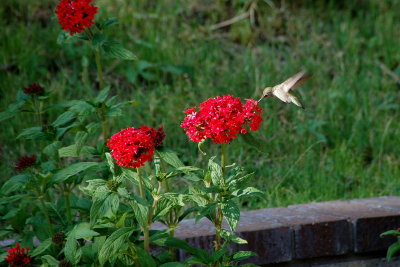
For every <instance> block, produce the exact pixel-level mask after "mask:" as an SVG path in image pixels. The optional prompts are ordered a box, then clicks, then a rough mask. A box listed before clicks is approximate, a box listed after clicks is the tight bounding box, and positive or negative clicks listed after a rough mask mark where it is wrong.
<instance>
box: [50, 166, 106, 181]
mask: <svg viewBox="0 0 400 267" xmlns="http://www.w3.org/2000/svg"><path fill="white" fill-rule="evenodd" d="M98 165H99V163H98V162H77V163H73V164H71V165H69V166H67V167H66V168H64V169H61V170H60V171H58V172H57V173H56V174H55V175H54V176H53V177H52V179H51V181H52V183H54V184H55V183H59V182H63V181H65V180H67V179H68V178H69V177H71V176H73V175H76V174H78V173H79V172H81V171H84V170H87V169H89V168H92V167H94V166H98Z"/></svg>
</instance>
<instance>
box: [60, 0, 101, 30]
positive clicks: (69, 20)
mask: <svg viewBox="0 0 400 267" xmlns="http://www.w3.org/2000/svg"><path fill="white" fill-rule="evenodd" d="M92 2H93V0H61V2H60V3H59V4H58V6H57V10H56V12H55V13H56V14H57V18H58V23H60V25H61V27H62V28H63V29H64V30H65V31H69V34H70V35H73V34H74V33H80V32H82V31H83V30H84V29H85V28H88V27H90V26H92V25H93V24H94V16H95V15H96V14H97V7H96V6H95V5H93V4H92Z"/></svg>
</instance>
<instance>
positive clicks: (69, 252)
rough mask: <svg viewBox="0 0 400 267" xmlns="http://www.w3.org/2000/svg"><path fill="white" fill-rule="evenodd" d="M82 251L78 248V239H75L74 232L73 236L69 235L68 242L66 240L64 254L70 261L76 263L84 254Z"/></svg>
mask: <svg viewBox="0 0 400 267" xmlns="http://www.w3.org/2000/svg"><path fill="white" fill-rule="evenodd" d="M80 251H81V250H78V244H77V241H76V240H75V237H74V236H73V233H72V236H68V237H67V242H65V247H64V255H65V257H66V258H67V260H68V261H69V262H70V263H72V264H73V265H75V264H77V263H78V262H79V260H80V258H81V255H82V254H81V252H80Z"/></svg>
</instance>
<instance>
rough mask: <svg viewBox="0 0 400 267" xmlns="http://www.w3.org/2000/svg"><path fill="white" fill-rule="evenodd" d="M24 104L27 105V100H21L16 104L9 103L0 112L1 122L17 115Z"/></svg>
mask: <svg viewBox="0 0 400 267" xmlns="http://www.w3.org/2000/svg"><path fill="white" fill-rule="evenodd" d="M23 105H25V101H19V102H17V103H15V104H11V105H9V106H8V107H7V109H6V110H5V111H3V112H0V122H1V121H4V120H8V119H11V118H12V117H14V116H15V115H17V114H18V112H19V111H20V108H21V107H22V106H23Z"/></svg>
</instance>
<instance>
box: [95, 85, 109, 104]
mask: <svg viewBox="0 0 400 267" xmlns="http://www.w3.org/2000/svg"><path fill="white" fill-rule="evenodd" d="M109 92H110V86H107V87H106V88H104V89H103V90H101V91H100V92H99V94H98V95H97V96H96V98H95V99H93V102H94V103H95V104H100V103H103V102H104V101H106V99H107V96H108V94H109Z"/></svg>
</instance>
